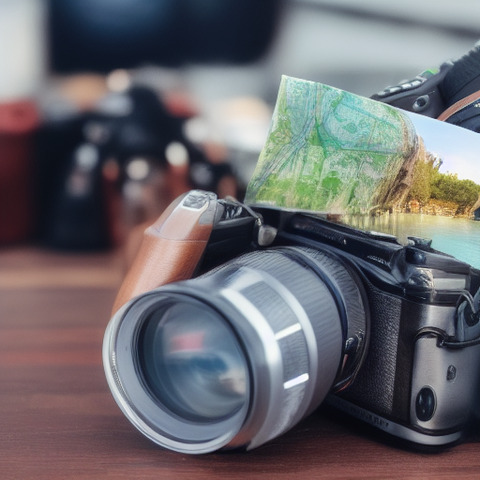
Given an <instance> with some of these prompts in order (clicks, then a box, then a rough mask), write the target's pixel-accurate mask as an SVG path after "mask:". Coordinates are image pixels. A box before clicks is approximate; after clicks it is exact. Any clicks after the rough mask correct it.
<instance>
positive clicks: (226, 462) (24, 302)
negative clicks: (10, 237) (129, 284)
mask: <svg viewBox="0 0 480 480" xmlns="http://www.w3.org/2000/svg"><path fill="white" fill-rule="evenodd" d="M121 275H122V265H121V262H120V261H119V257H118V255H115V254H114V253H107V254H89V255H62V254H55V253H51V252H45V251H42V250H39V249H35V248H26V247H25V248H14V249H12V248H9V249H3V250H0V478H1V479H3V480H12V479H20V480H23V479H25V480H35V479H48V480H54V479H129V480H133V479H162V480H163V479H166V480H168V479H174V480H181V479H189V480H191V479H208V480H211V479H215V478H222V479H239V478H249V479H255V478H262V479H276V480H278V479H292V478H299V479H302V480H303V479H308V478H332V479H349V478H363V479H397V478H398V479H399V478H402V479H425V478H432V479H433V478H434V479H446V478H455V479H458V478H470V479H478V478H480V443H478V440H479V439H478V438H477V439H476V440H472V441H470V442H468V443H464V444H462V445H459V446H457V447H454V448H452V449H449V450H447V451H445V452H443V453H440V454H425V453H423V454H421V453H413V452H410V451H406V450H402V449H400V448H398V447H395V446H392V445H389V444H387V443H385V442H384V440H382V439H381V438H380V437H377V436H375V435H373V434H372V433H371V432H366V431H364V430H363V428H362V427H358V426H355V425H352V422H350V421H341V420H340V419H338V418H333V417H332V416H331V415H330V414H329V413H327V412H318V413H315V414H314V415H313V416H311V417H310V418H308V419H307V420H305V421H303V422H302V423H301V424H300V425H298V426H297V427H296V428H294V429H293V430H292V431H290V432H289V433H288V434H286V435H284V436H283V437H281V438H279V439H276V440H274V441H272V442H270V443H269V444H267V445H264V446H263V447H260V448H258V449H256V450H253V451H251V452H248V453H241V452H240V453H239V452H236V453H215V454H209V455H203V456H189V455H182V454H178V453H174V452H169V451H165V450H162V449H160V448H159V447H157V446H155V445H154V444H153V443H151V442H150V441H149V440H147V439H145V438H144V437H143V436H142V435H141V434H140V433H138V432H137V431H136V430H135V429H134V428H133V427H132V426H131V425H130V424H129V422H128V421H127V420H126V419H125V418H124V416H123V414H121V413H120V411H119V409H118V408H117V406H116V404H115V403H114V401H113V398H112V397H111V394H110V391H109V389H108V387H107V384H106V381H105V378H104V374H103V367H102V360H101V345H102V339H103V333H104V330H105V326H106V324H107V321H108V319H109V312H110V308H111V304H112V302H113V298H114V295H115V291H116V288H117V287H118V284H119V282H120V279H121ZM479 437H480V436H479Z"/></svg>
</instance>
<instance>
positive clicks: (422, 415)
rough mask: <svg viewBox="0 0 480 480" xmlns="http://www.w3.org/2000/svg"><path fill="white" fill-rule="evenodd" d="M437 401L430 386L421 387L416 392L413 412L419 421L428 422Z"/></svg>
mask: <svg viewBox="0 0 480 480" xmlns="http://www.w3.org/2000/svg"><path fill="white" fill-rule="evenodd" d="M436 406H437V401H436V398H435V392H434V391H433V390H432V389H431V388H430V387H423V388H422V389H421V390H420V391H419V392H418V394H417V399H416V401H415V413H416V415H417V418H418V419H419V420H420V421H421V422H428V420H431V418H432V417H433V414H434V413H435V408H436Z"/></svg>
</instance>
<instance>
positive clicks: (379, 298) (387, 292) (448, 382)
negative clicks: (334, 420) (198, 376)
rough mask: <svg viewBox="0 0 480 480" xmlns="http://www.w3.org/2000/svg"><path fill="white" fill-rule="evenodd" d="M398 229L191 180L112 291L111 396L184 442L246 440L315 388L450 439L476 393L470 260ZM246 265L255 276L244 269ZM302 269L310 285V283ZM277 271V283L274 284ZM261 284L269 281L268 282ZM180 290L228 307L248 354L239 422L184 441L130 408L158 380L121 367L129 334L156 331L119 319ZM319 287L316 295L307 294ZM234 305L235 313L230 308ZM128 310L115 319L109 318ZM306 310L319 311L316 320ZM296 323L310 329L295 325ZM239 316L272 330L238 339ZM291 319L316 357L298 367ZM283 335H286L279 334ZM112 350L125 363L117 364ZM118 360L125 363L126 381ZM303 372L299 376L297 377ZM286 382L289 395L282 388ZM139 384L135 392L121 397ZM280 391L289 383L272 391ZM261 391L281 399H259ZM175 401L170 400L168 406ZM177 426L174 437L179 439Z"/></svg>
mask: <svg viewBox="0 0 480 480" xmlns="http://www.w3.org/2000/svg"><path fill="white" fill-rule="evenodd" d="M409 241H410V243H409V244H408V245H407V246H403V245H401V244H400V243H398V242H397V240H396V238H395V237H393V236H390V235H386V234H380V233H374V232H364V231H360V230H356V229H353V228H351V227H347V226H344V225H341V224H339V223H333V222H331V221H328V220H327V219H326V218H321V217H320V216H318V215H314V214H312V213H308V212H301V211H291V210H285V209H278V208H274V207H270V206H247V205H244V204H241V203H239V202H237V201H234V200H218V199H217V198H216V196H215V195H214V194H212V193H208V192H203V191H192V192H190V193H188V194H186V195H185V196H184V197H182V198H180V199H178V200H177V202H176V203H175V204H173V205H172V206H171V207H170V208H169V209H168V210H167V211H166V212H165V213H164V214H163V215H162V217H161V218H160V219H159V220H158V221H157V223H156V224H154V225H152V227H150V229H149V230H147V232H146V236H145V243H144V246H143V247H142V250H141V252H140V253H139V255H138V256H137V259H136V262H135V263H134V265H133V267H132V269H131V270H130V272H129V274H128V275H127V277H126V279H125V281H124V284H123V286H122V288H121V290H120V292H119V295H118V297H117V301H116V305H115V307H114V312H116V313H115V315H114V317H113V319H112V321H111V323H110V325H109V328H108V329H107V333H106V336H105V342H104V364H105V370H106V374H107V379H108V381H109V384H110V387H111V389H112V392H113V394H114V397H115V399H116V400H117V403H118V404H119V405H120V407H121V408H122V410H123V411H124V413H125V414H126V415H127V417H128V418H129V419H130V420H131V421H132V423H134V424H135V426H137V428H139V430H141V431H142V432H143V433H144V434H146V435H147V436H148V437H150V438H151V439H152V440H154V441H156V442H157V443H159V444H161V445H163V446H166V447H167V448H172V449H174V450H179V451H187V452H189V453H203V452H206V451H212V450H215V449H217V448H224V447H227V448H235V447H239V446H246V447H247V448H253V447H255V446H257V445H260V444H261V443H264V442H265V441H268V440H270V439H271V438H273V437H274V436H277V435H279V434H281V433H283V432H284V431H285V430H286V429H288V428H290V427H291V426H292V425H293V424H295V423H296V422H297V421H299V420H300V419H301V418H302V417H304V416H305V415H307V414H308V413H310V412H311V411H313V410H314V409H315V408H317V407H318V405H320V404H321V403H322V402H323V401H324V400H325V401H326V402H327V403H329V404H331V405H333V406H335V407H336V408H339V409H340V410H341V411H343V412H346V413H348V414H350V415H353V416H354V417H356V418H358V419H361V420H363V421H365V422H367V423H369V424H371V425H373V426H375V427H377V428H379V429H381V430H383V431H385V432H387V433H389V434H391V435H393V436H394V437H397V438H400V439H403V440H407V441H408V442H413V443H415V444H420V445H428V446H441V445H446V444H451V443H454V442H456V441H458V440H459V439H460V438H461V437H462V434H463V433H464V431H465V428H466V425H467V423H468V422H469V421H470V420H471V418H472V415H473V413H474V408H475V403H476V402H477V401H478V393H479V391H478V386H479V378H480V374H479V369H480V314H479V308H478V307H479V305H478V303H479V296H480V295H479V294H478V292H479V288H480V272H479V271H478V270H476V269H474V268H472V267H471V266H470V265H468V264H466V263H463V262H461V261H458V260H456V259H455V258H453V257H451V256H448V255H446V254H443V253H440V252H438V251H436V250H434V249H432V248H431V246H430V244H429V242H427V241H425V240H422V239H419V238H410V240H409ZM285 259H288V261H287V260H285ZM284 260H285V262H284ZM282 262H284V263H285V265H283V263H282ZM252 272H253V273H252ZM242 275H243V276H242ZM256 276H263V277H262V278H263V279H264V280H265V281H264V282H263V283H262V282H260V281H258V282H255V281H252V280H251V279H252V278H254V277H256ZM310 276H314V277H315V278H316V280H315V282H316V283H315V282H314V283H311V282H310V280H309V277H310ZM191 277H193V279H192V280H187V279H189V278H191ZM247 279H249V280H248V281H247ZM171 282H174V283H171ZM247 283H248V284H249V287H248V288H247V287H246V286H245V285H246V284H247ZM277 283H278V284H279V285H280V284H282V285H280V286H278V288H277V287H276V284H277ZM161 285H163V286H162V287H160V286H161ZM238 285H242V286H238ZM157 287H160V288H157ZM269 288H270V289H272V291H273V290H275V289H276V293H275V294H273V293H269V290H268V289H269ZM248 289H249V292H250V293H248V295H247V294H246V293H245V292H246V291H247V290H248ZM229 292H230V293H229ZM232 292H233V293H232ZM241 292H243V293H242V295H243V296H241ZM184 294H185V295H189V296H191V297H195V298H197V300H198V301H201V302H205V304H206V305H208V308H212V309H214V310H215V311H219V312H222V315H223V318H229V317H230V319H229V320H228V321H226V323H229V324H230V325H231V326H232V328H233V330H234V331H235V335H234V337H235V339H237V340H238V342H239V343H240V344H241V345H242V348H241V350H242V351H243V352H244V354H245V356H246V357H247V361H246V364H248V367H246V368H245V371H246V373H245V375H244V377H246V378H247V383H248V382H249V380H248V379H250V387H249V388H248V389H247V390H246V391H245V390H242V392H243V395H244V398H245V399H246V400H245V402H246V403H248V402H249V406H248V408H247V407H245V408H244V407H242V408H241V409H237V410H235V412H236V413H235V415H240V413H239V412H243V413H242V415H243V416H242V420H241V421H240V423H241V424H242V426H238V427H235V428H233V427H232V428H233V430H234V431H233V433H231V434H230V435H229V436H228V438H226V439H225V438H223V439H222V441H221V442H218V443H216V442H212V440H211V437H212V434H211V433H209V434H208V435H209V436H208V435H207V436H208V441H204V439H203V437H202V435H203V434H202V435H201V434H200V433H199V434H198V436H199V437H201V438H202V440H201V441H199V443H202V444H203V446H202V447H201V448H199V449H198V451H195V450H194V449H193V447H192V443H194V440H193V439H192V438H188V439H187V438H186V437H185V435H187V434H185V431H186V430H185V428H183V427H182V428H180V431H181V433H180V434H179V435H176V434H174V433H172V431H169V432H167V433H165V432H166V430H165V429H168V428H170V427H168V428H167V427H164V423H162V422H163V420H162V421H159V423H158V424H157V423H155V422H156V420H155V421H154V420H151V418H152V417H154V416H155V414H154V413H151V412H150V413H149V414H148V415H147V414H145V416H144V417H142V413H141V412H140V409H141V408H140V407H138V408H137V407H132V405H134V404H136V403H137V406H138V405H140V404H144V403H145V402H147V398H150V399H152V398H153V397H156V396H157V395H158V396H160V401H159V400H158V398H155V401H154V402H152V407H151V408H152V409H153V408H157V407H158V405H160V404H162V402H163V400H162V399H163V395H164V393H163V391H162V388H163V390H165V388H167V389H168V388H170V387H169V385H170V384H166V383H161V386H162V388H160V387H159V388H153V389H152V388H147V387H145V385H146V384H148V383H152V381H151V378H150V377H149V375H150V374H148V373H147V374H141V373H138V372H139V371H142V368H143V367H141V366H140V367H135V364H136V363H135V362H136V361H137V360H138V358H139V357H142V358H144V360H143V363H141V362H140V363H139V364H141V365H144V364H145V362H146V363H148V359H147V361H145V358H147V357H146V356H145V355H144V354H143V353H142V351H141V349H142V348H143V347H138V346H136V345H137V344H139V340H138V339H139V338H141V339H143V340H141V342H143V343H142V345H146V343H145V342H147V343H148V342H150V340H149V339H147V340H144V338H145V336H148V333H145V332H149V331H158V330H154V329H153V330H152V329H151V330H145V328H143V327H136V326H133V325H134V324H135V322H137V323H141V322H143V321H144V320H139V319H140V318H144V317H143V316H142V315H143V313H142V312H143V310H142V309H144V310H145V311H147V310H148V309H150V310H149V312H150V313H148V315H147V314H146V315H147V316H149V315H150V316H151V310H152V308H153V307H152V306H151V305H152V303H151V302H152V301H153V300H151V299H153V298H155V296H161V297H165V298H174V297H177V296H179V295H184ZM249 295H250V296H249ZM302 295H303V296H302ZM256 297H258V298H256ZM320 297H322V298H321V302H322V303H319V304H318V303H315V302H317V300H318V301H320V300H319V299H320ZM327 297H328V298H327ZM132 298H134V300H131V299H132ZM142 298H143V299H144V300H142ZM290 298H292V300H291V301H290ZM145 299H149V300H145ZM241 299H243V300H241ZM197 300H196V301H197ZM240 300H241V301H240ZM142 301H143V302H144V305H146V306H145V307H142V305H143V304H142ZM310 301H311V302H313V304H312V305H310V304H309V303H308V302H310ZM145 302H147V303H145ZM148 302H150V303H148ZM228 302H230V303H228ZM282 302H286V304H288V305H286V306H283V304H282ZM227 303H228V305H227ZM287 311H292V312H294V315H296V319H297V320H295V322H294V323H291V324H288V322H287V319H286V317H288V315H289V314H288V313H286V312H287ZM232 312H233V313H232ZM236 315H240V316H241V317H242V318H241V321H238V322H236V320H232V318H233V317H235V316H236ZM292 315H293V314H292ZM269 316H270V317H272V318H271V320H269ZM128 317H129V318H130V321H129V326H128V327H125V326H122V322H123V319H126V321H125V322H123V323H124V324H127V321H128ZM314 317H318V318H320V319H321V322H323V323H322V324H321V326H320V327H317V326H316V323H315V322H316V321H317V320H316V319H315V318H314ZM145 318H146V317H145ZM265 319H267V321H265ZM145 321H146V320H145ZM161 322H163V320H161V321H159V323H158V325H162V323H161ZM275 322H277V323H280V324H281V326H275V325H274V324H275ZM282 322H283V323H282ZM308 322H310V323H311V324H312V327H310V326H309V325H307V326H305V325H306V324H308ZM267 323H268V325H267ZM330 324H332V325H330ZM333 324H335V325H336V326H333ZM245 325H247V326H245ZM247 327H248V328H247ZM142 328H143V330H142ZM155 328H157V327H155ZM158 328H160V327H158ZM252 328H253V329H255V328H256V329H259V330H262V331H267V330H268V331H269V329H271V330H272V331H273V332H274V335H273V336H272V337H271V338H270V337H268V338H270V340H268V338H267V337H265V338H267V340H266V341H265V342H263V343H261V342H260V343H261V345H263V347H261V346H259V345H260V344H259V343H258V342H257V343H255V342H253V341H251V333H249V331H247V330H248V329H252ZM300 330H301V331H302V332H303V337H302V338H303V340H302V341H304V342H306V343H307V344H315V345H314V348H313V350H314V351H315V352H316V355H317V356H315V355H312V354H308V355H307V354H306V355H305V362H304V363H305V365H304V366H303V367H298V365H297V364H298V363H301V362H300V361H299V360H298V361H297V359H298V358H300V357H302V355H303V354H302V351H301V347H300V346H299V344H298V345H297V344H296V343H295V342H294V341H293V338H294V336H295V335H296V334H297V333H298V332H299V331H300ZM139 332H144V333H139ZM245 332H247V333H245ZM262 335H263V334H262ZM175 338H176V337H175ZM197 338H198V335H197ZM287 338H289V339H290V340H291V341H290V340H289V343H288V345H287V344H286V343H285V344H284V343H282V342H285V339H287ZM175 341H176V342H177V343H176V344H178V340H175ZM273 342H276V343H277V344H278V345H279V346H278V356H279V360H278V365H280V367H278V368H280V369H282V372H283V373H281V374H280V376H281V377H282V381H281V383H282V386H281V388H280V389H279V391H278V392H279V393H276V394H275V395H274V390H275V388H276V387H274V386H273V385H275V383H274V381H273V380H272V378H273V374H271V375H270V376H268V375H267V374H265V373H264V371H265V369H268V368H270V367H269V366H268V365H266V364H268V363H269V362H272V364H273V363H275V361H274V360H271V359H269V355H270V357H272V355H273V354H272V352H273V351H277V350H276V349H277V347H276V346H274V345H272V343H273ZM167 343H168V342H167ZM183 343H185V342H183ZM149 344H150V343H149ZM149 348H153V347H149ZM164 348H165V349H166V348H167V347H164ZM182 348H183V347H182ZM262 348H263V350H262ZM308 348H310V347H308ZM129 349H131V353H129V354H128V355H129V357H128V359H123V360H122V358H121V356H122V355H123V353H122V350H129ZM197 350H198V349H197ZM212 351H213V352H215V348H212ZM261 351H265V352H267V353H266V354H265V355H264V354H263V353H261ZM309 351H311V350H309ZM259 352H260V353H259ZM299 352H300V353H299ZM170 353H171V352H170ZM183 353H184V354H185V351H184V350H183ZM177 354H178V352H177ZM197 354H198V351H197V353H196V355H197ZM322 355H323V357H322ZM177 356H178V355H177ZM148 358H151V357H148ZM152 358H153V357H152ZM248 358H249V359H250V360H248ZM320 358H321V361H320ZM136 359H137V360H136ZM122 362H123V365H127V366H126V367H122ZM291 362H293V363H292V365H290V363H291ZM217 363H218V361H217ZM169 365H171V363H165V365H163V367H165V368H167V369H168V368H170V366H169ZM127 367H128V368H127ZM122 368H123V369H124V371H125V370H129V371H130V372H134V371H135V372H136V373H135V380H132V378H131V377H132V375H131V373H130V374H129V375H130V376H129V375H127V374H124V373H122ZM275 368H277V367H275ZM302 368H303V369H304V370H302ZM295 369H296V370H295ZM270 370H274V368H273V367H272V368H271V369H270ZM162 371H163V370H162V369H159V370H158V371H157V373H156V374H157V375H163V373H158V372H162ZM262 372H263V373H262ZM302 372H303V373H302ZM210 373H211V371H210ZM210 373H209V374H210ZM262 376H264V378H260V377H262ZM137 377H138V378H137ZM244 377H242V382H245V378H244ZM149 378H150V380H149ZM156 382H157V380H156V379H154V380H153V383H156ZM230 383H232V382H230ZM237 383H239V382H237ZM309 383H311V384H312V385H311V387H310V386H308V387H307V386H305V385H307V384H309ZM265 384H266V385H267V386H266V387H265ZM300 386H301V387H302V388H303V390H301V394H300V393H299V392H300V390H296V389H298V388H300ZM143 387H145V391H146V392H147V393H146V394H145V395H144V397H142V398H141V399H140V398H139V397H135V395H137V393H138V390H140V389H142V388H143ZM282 388H283V390H282ZM309 389H310V390H309ZM237 390H238V389H237ZM284 392H288V394H289V395H290V394H292V392H296V393H295V395H293V394H292V395H293V396H290V397H288V396H285V397H284V396H282V395H284ZM285 395H286V394H285ZM300 396H301V397H302V398H303V399H305V398H307V397H308V401H307V400H301V401H300V400H298V402H297V403H298V405H297V404H295V405H296V406H293V407H292V405H293V404H294V403H295V402H296V401H297V400H296V399H298V398H300ZM270 397H271V399H273V398H274V397H275V398H274V400H272V402H276V403H277V404H278V405H284V406H285V405H289V407H288V408H287V407H285V409H284V410H281V409H282V408H284V407H280V406H278V405H277V406H276V407H275V408H273V407H271V408H270V407H268V408H267V407H265V408H264V410H263V411H262V408H263V407H262V405H263V404H264V403H265V402H267V400H265V398H270ZM198 398H199V396H197V399H198ZM229 398H230V397H229ZM262 402H263V403H262ZM302 402H303V403H302ZM173 403H174V402H171V403H170V405H173ZM304 403H305V405H304ZM300 405H301V406H300ZM154 406H155V407H154ZM260 407H262V408H260ZM142 408H143V407H142ZM145 408H146V407H145ZM158 408H160V407H158ZM171 408H173V409H174V410H175V408H176V407H175V406H174V407H169V406H168V405H167V407H165V408H163V407H162V408H161V414H160V416H162V415H163V416H165V415H166V416H169V415H170V413H169V412H170V410H171ZM192 408H193V407H192ZM186 411H187V410H186V408H185V409H184V410H181V411H180V413H179V411H177V410H175V412H174V414H172V415H171V416H172V417H174V416H175V417H178V416H181V415H182V414H183V412H186ZM189 411H190V410H189ZM257 411H258V412H260V413H255V412H257ZM252 412H253V413H252ZM272 412H274V413H272ZM274 414H275V415H277V417H276V420H275V419H274ZM185 415H186V414H185ZM226 416H227V415H226V414H225V415H224V416H223V417H222V418H221V419H215V420H211V419H210V417H209V422H210V420H211V422H216V423H215V425H217V424H218V425H220V424H221V425H224V423H222V422H225V421H226V420H225V418H226ZM139 417H142V418H143V420H142V421H139V420H138V419H139ZM279 418H281V419H282V420H281V421H279V420H278V419H279ZM202 422H203V423H209V422H206V421H205V419H204V418H203V417H202V418H201V419H200V416H199V415H197V416H195V417H194V416H190V417H189V418H188V422H187V423H188V425H189V428H190V427H192V425H193V424H196V423H198V424H202ZM166 423H168V422H165V425H166ZM280 423H281V426H279V424H280ZM146 424H148V426H147V427H146V426H145V425H146ZM160 424H161V425H160ZM159 425H160V426H159ZM209 425H210V423H209ZM171 428H172V429H173V430H174V427H171ZM192 428H193V427H192ZM199 428H200V427H199ZM202 428H203V427H202ZM205 428H206V427H205ZM216 428H217V427H216ZM218 428H220V427H218ZM222 428H223V427H222ZM160 430H161V431H162V432H161V433H160V434H157V433H158V431H160ZM267 430H268V431H267ZM155 432H157V433H155ZM182 435H183V436H184V437H185V438H184V437H182ZM213 436H215V435H213ZM218 436H220V435H218ZM172 438H174V440H172ZM179 438H183V440H184V443H182V445H183V446H182V447H180V446H179V443H181V442H180V440H179ZM207 444H208V445H207ZM185 445H188V446H187V447H185Z"/></svg>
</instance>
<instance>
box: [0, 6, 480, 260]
mask: <svg viewBox="0 0 480 480" xmlns="http://www.w3.org/2000/svg"><path fill="white" fill-rule="evenodd" d="M479 18H480V3H479V2H478V1H476V0H456V1H455V2H449V1H443V0H423V1H422V2H419V1H418V0H415V1H414V0H404V1H403V2H394V1H391V0H363V1H362V2H358V1H355V0H261V1H259V0H0V245H11V244H17V243H21V242H30V243H35V244H38V245H42V246H46V247H49V248H53V249H57V250H70V251H87V250H98V249H109V248H112V247H116V246H118V245H123V244H124V243H125V241H126V239H127V237H128V235H129V233H130V232H131V231H132V229H134V228H135V227H136V226H138V225H143V224H144V223H145V222H148V221H150V220H152V219H153V218H155V217H156V216H158V214H159V213H160V212H161V211H162V210H163V209H164V208H165V206H166V205H167V204H168V203H169V202H170V201H171V200H172V199H173V198H175V197H176V196H177V195H178V194H180V193H181V192H183V191H185V190H188V189H190V188H202V189H207V190H213V191H216V192H217V193H218V194H219V195H221V196H225V195H234V196H237V197H238V198H240V199H241V198H242V196H243V192H244V190H245V187H246V184H247V183H248V179H249V177H250V175H251V173H252V171H253V168H254V166H255V163H256V159H257V157H258V154H259V152H260V150H261V148H262V146H263V142H264V140H265V137H266V134H267V131H268V127H269V123H270V118H271V114H272V109H273V106H274V102H275V99H276V94H277V89H278V85H279V82H280V76H281V75H282V74H286V75H290V76H295V77H300V78H304V79H308V80H313V81H318V82H322V83H326V84H329V85H332V86H336V87H339V88H342V89H345V90H349V91H351V92H354V93H357V94H360V95H365V96H370V95H371V94H373V93H375V92H377V91H378V90H381V89H383V88H384V87H385V86H387V85H391V84H396V83H398V82H399V81H400V80H402V79H407V78H411V77H414V76H415V75H416V74H418V73H420V72H421V71H423V70H425V69H426V68H429V67H437V66H439V65H440V64H441V63H442V62H444V61H445V60H454V59H457V58H459V57H460V56H462V55H463V54H464V53H466V52H467V51H468V50H469V49H470V48H471V47H472V46H473V45H474V44H475V43H476V42H477V41H478V40H479V39H480V27H479V25H478V19H479Z"/></svg>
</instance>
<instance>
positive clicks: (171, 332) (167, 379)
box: [138, 302, 248, 422]
mask: <svg viewBox="0 0 480 480" xmlns="http://www.w3.org/2000/svg"><path fill="white" fill-rule="evenodd" d="M138 358H139V363H140V368H141V370H142V374H143V377H144V380H145V383H146V385H147V388H148V389H149V390H150V392H151V393H152V394H153V396H154V397H155V399H156V400H157V401H158V402H160V403H161V404H162V405H163V406H164V407H166V408H168V409H169V410H170V411H171V412H172V413H174V414H176V415H178V416H180V417H182V418H183V419H188V420H191V421H195V422H211V421H217V420H220V419H223V418H226V417H229V416H231V415H233V414H235V413H236V412H237V411H238V410H240V409H241V408H242V406H243V405H244V404H245V402H246V400H247V395H248V392H247V389H248V386H247V380H248V379H247V376H248V367H247V363H246V360H245V357H244V355H243V352H242V350H241V348H240V345H239V343H238V340H237V338H236V337H235V335H234V334H233V332H232V331H231V330H230V327H229V326H228V325H227V324H226V322H225V321H224V320H223V318H222V317H221V316H220V315H219V314H217V313H216V312H215V311H214V310H212V309H210V308H209V307H208V306H207V305H203V304H200V303H198V304H197V303H186V302H183V303H173V302H172V303H168V304H163V305H162V306H161V307H160V308H158V309H157V310H156V311H155V312H154V313H153V314H152V315H151V316H150V317H149V318H148V319H147V321H146V322H145V325H144V327H143V329H142V331H141V333H140V339H139V351H138Z"/></svg>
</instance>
